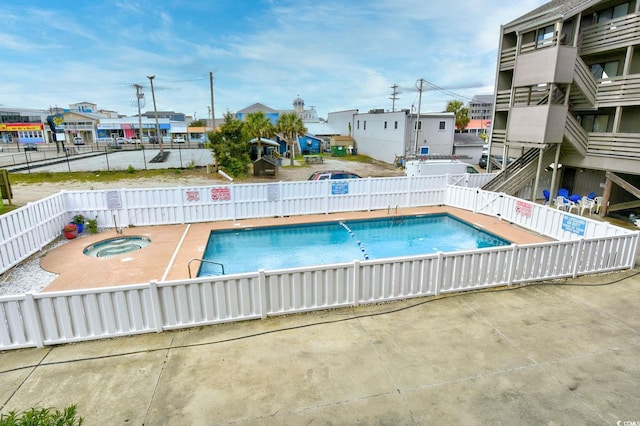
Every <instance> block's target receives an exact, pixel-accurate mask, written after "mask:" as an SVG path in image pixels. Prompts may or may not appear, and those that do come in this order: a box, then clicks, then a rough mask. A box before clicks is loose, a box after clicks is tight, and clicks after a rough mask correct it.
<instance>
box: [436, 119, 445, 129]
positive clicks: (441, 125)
mask: <svg viewBox="0 0 640 426" xmlns="http://www.w3.org/2000/svg"><path fill="white" fill-rule="evenodd" d="M438 129H440V130H445V129H446V122H444V121H441V122H440V126H439V127H438Z"/></svg>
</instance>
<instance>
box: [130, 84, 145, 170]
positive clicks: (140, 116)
mask: <svg viewBox="0 0 640 426" xmlns="http://www.w3.org/2000/svg"><path fill="white" fill-rule="evenodd" d="M133 87H135V88H136V99H138V140H139V141H140V147H141V148H142V160H143V161H144V169H145V170H146V169H147V159H146V157H145V154H144V145H143V143H142V114H141V113H140V99H142V98H143V97H144V93H142V92H141V91H140V89H142V86H141V85H139V84H134V85H133Z"/></svg>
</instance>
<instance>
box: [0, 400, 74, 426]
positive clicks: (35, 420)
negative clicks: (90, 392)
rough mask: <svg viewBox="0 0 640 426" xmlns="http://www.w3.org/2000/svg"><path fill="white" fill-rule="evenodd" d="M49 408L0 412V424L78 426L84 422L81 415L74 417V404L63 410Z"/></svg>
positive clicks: (6, 425)
mask: <svg viewBox="0 0 640 426" xmlns="http://www.w3.org/2000/svg"><path fill="white" fill-rule="evenodd" d="M51 410H52V409H51V408H35V407H33V408H30V409H29V410H27V411H25V412H23V413H19V414H18V413H16V412H15V411H10V412H9V414H7V415H4V414H0V426H27V425H29V426H30V425H33V426H45V425H46V426H48V425H60V426H80V425H82V423H83V422H84V419H83V418H82V417H76V406H75V404H74V405H70V406H69V407H67V408H65V409H64V410H63V411H59V410H55V411H51Z"/></svg>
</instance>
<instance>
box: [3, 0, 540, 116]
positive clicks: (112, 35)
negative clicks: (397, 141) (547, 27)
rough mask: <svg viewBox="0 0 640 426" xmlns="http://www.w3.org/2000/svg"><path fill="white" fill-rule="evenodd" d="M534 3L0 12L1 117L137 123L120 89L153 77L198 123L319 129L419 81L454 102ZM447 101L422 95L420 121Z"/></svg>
mask: <svg viewBox="0 0 640 426" xmlns="http://www.w3.org/2000/svg"><path fill="white" fill-rule="evenodd" d="M544 3H546V1H545V0H518V1H515V2H505V1H504V0H485V1H481V0H480V1H479V0H458V1H455V2H453V1H445V0H429V1H426V0H370V1H364V0H352V1H350V2H345V1H344V0H324V1H321V2H316V1H314V2H310V1H305V0H284V1H280V0H270V1H262V0H246V1H245V0H235V1H232V0H191V1H182V0H180V1H179V0H166V1H162V2H160V1H157V0H129V1H119V0H116V1H102V0H91V1H63V2H51V1H46V2H45V1H40V0H34V1H30V2H25V3H24V4H22V2H9V3H8V4H5V5H3V12H2V14H3V24H2V26H0V46H2V55H1V56H0V70H1V71H0V75H2V78H1V79H0V105H1V106H2V107H4V108H6V107H16V108H37V109H44V108H48V107H49V106H55V105H57V106H59V107H67V106H68V105H69V104H70V103H76V102H83V101H88V102H93V103H96V104H97V105H98V108H101V109H108V110H114V111H118V112H119V113H121V114H126V115H132V114H135V113H137V104H136V101H135V89H134V88H133V87H132V85H133V84H141V85H143V86H144V89H143V90H144V92H145V97H146V106H145V107H144V108H143V110H153V103H152V99H151V91H150V88H149V80H148V79H147V76H148V75H155V76H156V77H155V79H154V88H155V95H156V104H157V108H158V110H173V111H177V112H184V113H186V114H190V115H193V114H194V113H195V114H196V116H197V117H198V118H206V117H207V115H208V108H207V107H208V105H210V104H211V100H210V99H211V98H210V90H209V72H213V74H214V106H215V113H216V117H221V116H222V115H223V114H224V113H225V111H237V110H239V109H242V108H244V107H246V106H249V105H251V104H253V103H255V102H261V103H263V104H265V105H267V106H270V107H272V108H275V109H291V108H292V102H293V99H295V98H296V96H298V95H299V96H300V97H301V98H302V99H304V101H305V106H306V107H307V108H308V107H310V106H314V107H315V108H316V110H317V111H318V114H319V116H320V117H325V118H326V116H327V114H328V113H329V112H332V111H341V110H346V109H352V108H358V109H360V110H361V111H367V110H369V109H371V108H384V109H387V110H390V109H391V106H392V104H391V100H390V99H389V97H390V96H391V92H392V89H391V86H392V85H393V84H397V85H398V86H400V88H399V90H400V93H399V95H398V97H399V99H398V101H396V109H400V108H411V106H412V105H415V106H416V107H417V104H418V94H417V90H416V89H415V87H416V81H417V80H418V79H420V78H424V79H426V80H427V81H428V82H431V83H433V84H436V85H438V86H440V87H444V88H449V89H450V90H451V91H452V92H454V94H456V95H461V96H462V97H461V98H460V100H462V101H465V102H466V101H467V100H468V99H467V98H471V97H472V96H473V95H474V94H490V93H493V84H494V79H495V62H496V57H497V47H498V35H499V31H500V25H501V24H505V23H507V22H509V21H511V20H513V19H515V18H517V17H518V16H520V15H523V14H524V13H527V12H528V11H530V10H532V9H534V8H536V7H538V6H540V5H542V4H544ZM451 99H453V96H452V95H451V94H444V93H441V92H438V91H430V90H427V91H424V93H423V98H422V111H442V110H443V109H444V108H445V106H446V103H447V101H449V100H451Z"/></svg>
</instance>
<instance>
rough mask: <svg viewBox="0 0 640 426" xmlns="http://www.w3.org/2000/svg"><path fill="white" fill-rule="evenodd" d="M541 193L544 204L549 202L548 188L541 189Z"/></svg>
mask: <svg viewBox="0 0 640 426" xmlns="http://www.w3.org/2000/svg"><path fill="white" fill-rule="evenodd" d="M542 195H544V205H547V204H549V198H550V197H551V193H550V192H549V190H548V189H545V190H543V191H542Z"/></svg>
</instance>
